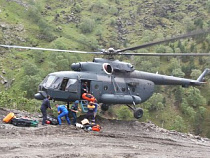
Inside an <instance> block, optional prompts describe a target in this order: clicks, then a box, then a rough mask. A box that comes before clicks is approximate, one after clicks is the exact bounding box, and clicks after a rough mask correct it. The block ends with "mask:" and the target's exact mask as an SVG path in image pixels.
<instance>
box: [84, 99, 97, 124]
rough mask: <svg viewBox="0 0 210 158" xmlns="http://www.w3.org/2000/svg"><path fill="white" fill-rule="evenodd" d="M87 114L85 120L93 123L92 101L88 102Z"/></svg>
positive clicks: (93, 107) (93, 106)
mask: <svg viewBox="0 0 210 158" xmlns="http://www.w3.org/2000/svg"><path fill="white" fill-rule="evenodd" d="M87 108H88V112H87V114H86V118H87V119H88V120H89V121H90V122H92V123H95V118H94V109H95V105H94V103H93V102H92V101H90V102H89V104H88V106H87Z"/></svg>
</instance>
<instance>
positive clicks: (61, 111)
mask: <svg viewBox="0 0 210 158" xmlns="http://www.w3.org/2000/svg"><path fill="white" fill-rule="evenodd" d="M56 107H57V110H58V113H59V115H58V124H59V125H61V117H63V116H65V118H66V121H67V122H68V124H69V125H71V122H70V119H69V116H68V115H69V111H68V110H67V108H66V106H65V105H58V104H56Z"/></svg>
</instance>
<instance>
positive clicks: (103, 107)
mask: <svg viewBox="0 0 210 158" xmlns="http://www.w3.org/2000/svg"><path fill="white" fill-rule="evenodd" d="M108 109H109V105H108V104H102V105H101V110H103V111H107V110H108Z"/></svg>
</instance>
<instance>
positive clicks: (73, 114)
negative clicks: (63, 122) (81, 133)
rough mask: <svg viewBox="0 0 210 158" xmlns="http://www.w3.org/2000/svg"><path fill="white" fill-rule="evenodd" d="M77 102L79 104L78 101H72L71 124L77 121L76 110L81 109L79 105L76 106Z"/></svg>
mask: <svg viewBox="0 0 210 158" xmlns="http://www.w3.org/2000/svg"><path fill="white" fill-rule="evenodd" d="M78 104H79V101H78V100H76V101H75V102H74V104H73V105H72V106H71V113H72V116H73V124H74V125H75V124H76V123H77V113H78V110H81V109H80V108H79V107H78Z"/></svg>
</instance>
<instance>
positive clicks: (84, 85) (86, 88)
mask: <svg viewBox="0 0 210 158" xmlns="http://www.w3.org/2000/svg"><path fill="white" fill-rule="evenodd" d="M83 93H88V83H87V81H85V82H84V83H83V84H82V94H83Z"/></svg>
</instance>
